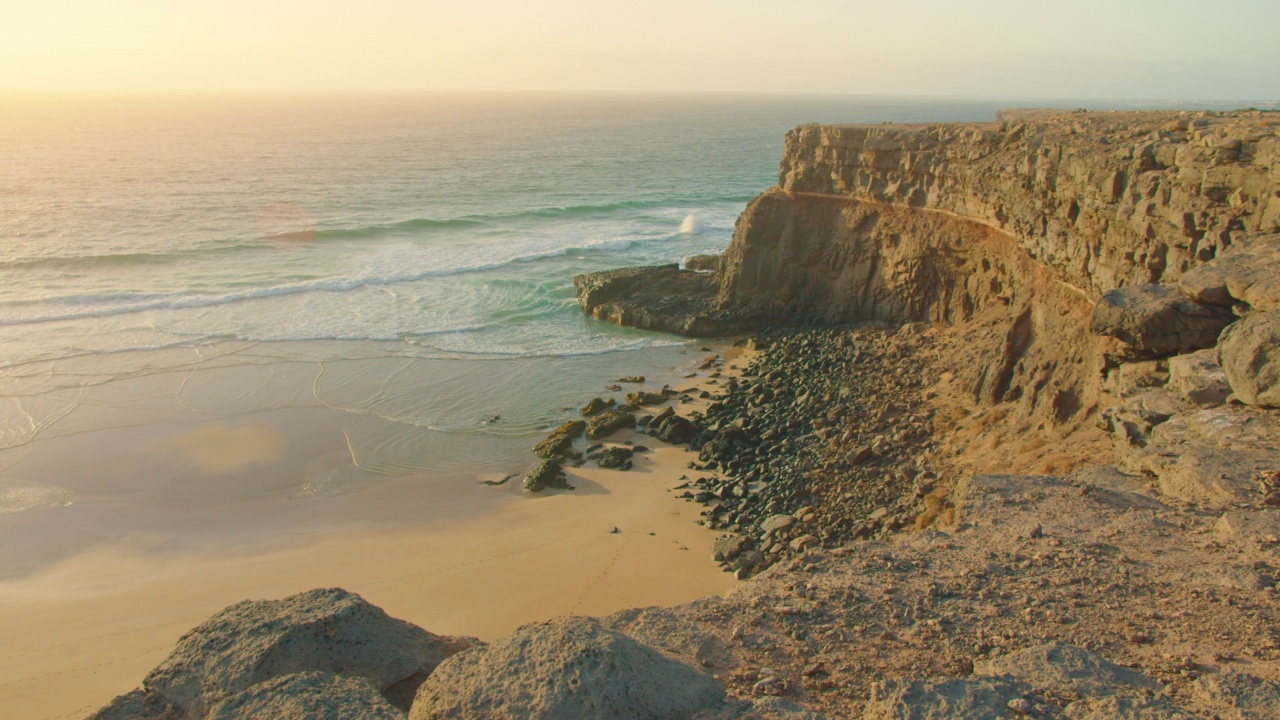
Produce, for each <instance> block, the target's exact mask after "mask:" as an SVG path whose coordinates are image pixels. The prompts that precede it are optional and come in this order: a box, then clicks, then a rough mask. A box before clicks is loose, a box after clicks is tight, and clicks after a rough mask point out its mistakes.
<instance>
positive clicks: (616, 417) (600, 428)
mask: <svg viewBox="0 0 1280 720" xmlns="http://www.w3.org/2000/svg"><path fill="white" fill-rule="evenodd" d="M635 426H636V416H635V415H633V414H631V413H629V412H624V411H622V410H610V411H608V412H606V413H602V414H600V415H597V416H595V417H593V418H591V419H590V420H588V421H587V439H588V440H599V439H600V438H602V437H607V436H609V435H612V434H614V433H615V432H617V431H619V430H622V429H623V428H633V427H635Z"/></svg>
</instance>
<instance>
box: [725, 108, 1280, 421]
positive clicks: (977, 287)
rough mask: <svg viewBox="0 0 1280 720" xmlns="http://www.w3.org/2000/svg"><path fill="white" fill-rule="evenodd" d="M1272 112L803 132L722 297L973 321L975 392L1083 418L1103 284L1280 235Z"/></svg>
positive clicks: (799, 308) (750, 216)
mask: <svg viewBox="0 0 1280 720" xmlns="http://www.w3.org/2000/svg"><path fill="white" fill-rule="evenodd" d="M1277 128H1280V118H1277V117H1276V116H1275V115H1274V114H1266V113H1254V112H1244V113H1232V114H1223V115H1203V116H1199V115H1197V116H1193V115H1189V114H1180V113H1151V112H1143V113H1067V114H1048V113H1036V112H1022V113H1017V112H1009V113H1004V114H1002V116H1001V118H1000V120H999V122H997V123H995V124H989V125H983V124H972V125H953V124H942V125H923V126H892V125H877V126H840V125H805V126H801V127H798V128H796V129H795V130H793V131H791V132H790V133H788V135H787V140H786V152H785V154H784V157H783V161H782V167H781V171H780V173H779V179H778V186H777V187H775V188H773V189H771V190H769V191H768V192H766V193H765V194H763V195H761V196H760V197H759V198H757V199H756V200H755V201H753V202H752V203H751V205H750V206H749V207H748V208H747V210H746V212H744V213H743V215H742V217H741V218H740V220H739V224H738V227H737V232H736V233H735V236H734V240H733V243H732V245H731V246H730V247H729V249H728V251H727V252H726V253H725V256H724V259H723V261H722V268H721V270H722V272H721V274H720V278H719V286H718V294H717V300H716V302H717V305H718V307H719V308H720V309H721V310H722V311H724V312H726V313H728V314H729V315H731V316H735V317H745V318H753V319H755V320H756V321H757V322H765V323H770V322H784V321H794V320H797V319H799V320H809V321H814V322H849V321H858V320H885V321H891V322H904V321H941V322H953V323H955V322H977V323H979V325H981V326H984V327H985V328H986V331H985V333H984V334H983V335H982V337H979V338H976V342H975V344H974V346H973V351H974V353H975V356H974V357H975V358H976V359H979V360H980V362H978V363H970V364H968V365H967V367H965V368H963V370H964V371H965V372H967V373H968V375H969V377H968V378H967V382H968V384H969V386H970V389H971V390H972V392H973V393H974V396H975V397H976V398H977V399H979V400H984V401H987V402H1002V401H1018V402H1019V403H1020V404H1021V406H1022V410H1023V413H1024V414H1040V415H1043V416H1044V417H1046V418H1047V419H1049V420H1050V421H1052V422H1054V423H1062V422H1066V421H1068V420H1070V419H1071V418H1072V417H1074V416H1076V415H1078V414H1079V413H1080V412H1081V411H1088V410H1092V409H1093V407H1094V405H1095V404H1096V400H1097V396H1098V393H1099V391H1100V386H1101V378H1102V377H1103V370H1104V369H1105V367H1104V365H1105V363H1106V362H1107V360H1106V355H1107V353H1108V351H1109V350H1110V349H1111V348H1110V344H1112V343H1113V342H1114V341H1112V340H1111V339H1109V338H1104V337H1098V336H1095V335H1092V334H1091V333H1090V332H1089V327H1088V318H1089V315H1090V313H1091V312H1092V309H1093V307H1094V303H1095V302H1096V301H1097V300H1098V299H1099V298H1100V297H1101V296H1102V295H1103V294H1104V293H1106V292H1107V291H1110V290H1113V289H1115V288H1118V287H1121V286H1127V285H1134V284H1141V283H1160V282H1165V283H1168V282H1172V281H1173V280H1175V279H1176V278H1177V277H1178V276H1180V275H1181V274H1182V273H1184V272H1186V271H1187V270H1188V269H1190V268H1192V267H1194V266H1196V265H1198V264H1200V263H1203V262H1206V261H1209V260H1212V259H1214V258H1215V257H1217V256H1218V255H1219V254H1220V253H1222V252H1224V251H1227V250H1228V248H1232V247H1233V246H1239V245H1242V244H1248V243H1249V242H1250V238H1252V237H1256V236H1258V235H1260V234H1263V233H1267V232H1272V231H1274V230H1276V229H1277V228H1278V227H1280V197H1278V195H1280V193H1278V192H1277V190H1276V188H1277V187H1280V136H1278V135H1277Z"/></svg>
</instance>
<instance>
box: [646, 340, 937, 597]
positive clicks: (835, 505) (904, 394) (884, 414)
mask: <svg viewBox="0 0 1280 720" xmlns="http://www.w3.org/2000/svg"><path fill="white" fill-rule="evenodd" d="M758 342H759V343H760V344H762V345H765V344H767V345H768V350H766V351H765V352H763V353H762V354H760V355H759V356H758V357H757V359H756V361H755V362H753V363H752V364H751V365H750V366H749V367H748V368H746V369H745V370H744V371H743V373H742V379H741V380H740V381H739V380H734V381H732V382H731V383H730V384H729V386H728V387H727V392H726V393H724V394H723V395H722V396H721V397H720V399H718V400H716V401H715V402H713V403H712V404H711V405H710V406H709V407H708V409H707V411H706V413H705V414H699V415H695V416H694V417H693V422H692V425H693V427H694V434H693V436H692V439H691V442H690V445H691V447H692V449H694V450H696V451H697V452H698V453H699V454H698V460H699V462H700V464H699V465H698V466H697V468H695V469H700V470H716V471H718V472H716V473H715V474H714V475H712V476H710V477H707V476H703V477H699V478H698V479H696V480H694V481H693V482H692V483H691V484H690V485H691V487H690V489H689V490H688V492H687V493H686V497H688V498H690V499H692V500H694V501H696V502H700V503H703V504H705V505H707V506H708V508H709V510H708V512H707V513H706V517H707V523H708V524H709V525H710V526H711V527H713V528H717V529H724V530H729V531H731V532H733V533H734V534H735V536H736V538H737V539H735V540H734V541H733V542H732V543H731V544H728V545H725V546H724V547H723V548H721V549H720V550H719V551H718V555H719V556H720V557H718V558H717V560H720V561H722V562H724V563H726V565H728V566H729V567H730V568H731V569H734V570H736V571H738V574H739V576H740V577H746V576H748V575H750V574H751V573H752V572H756V571H759V570H763V569H764V568H766V567H768V566H769V565H772V564H773V563H774V562H777V561H778V560H779V559H780V558H783V557H787V556H790V555H793V554H796V553H800V552H803V551H804V550H806V549H808V548H810V547H814V546H818V545H832V546H834V545H839V544H843V543H845V542H848V541H850V540H853V539H854V538H858V537H868V536H871V535H875V534H877V533H879V532H880V531H881V528H882V527H883V528H887V529H897V528H900V527H903V526H905V525H908V524H912V523H914V521H915V513H914V508H915V506H916V504H917V503H916V500H917V495H923V494H924V493H925V492H928V491H929V490H931V489H932V488H931V487H929V486H928V482H929V480H928V478H929V477H930V475H931V473H930V471H929V470H928V469H927V468H921V467H918V466H917V463H918V462H921V461H923V455H924V454H925V453H926V452H927V451H928V449H929V443H930V433H929V427H930V425H929V420H930V411H928V410H927V409H925V408H924V407H923V406H922V400H921V398H922V393H921V384H922V382H924V381H926V377H927V373H926V370H925V367H924V365H923V363H921V362H920V361H919V360H918V357H919V353H918V351H919V350H920V345H921V343H922V342H923V339H922V338H921V337H920V336H919V335H918V334H917V333H914V332H899V333H890V332H887V331H886V330H884V329H883V328H877V327H862V328H856V329H855V328H838V329H832V330H818V331H810V332H800V333H794V332H792V333H778V334H774V335H769V336H767V337H765V338H764V339H762V340H759V341H758ZM888 358H892V359H893V362H887V361H886V360H887V359H888ZM660 436H661V435H660ZM904 498H905V499H906V500H907V502H901V501H903V500H904Z"/></svg>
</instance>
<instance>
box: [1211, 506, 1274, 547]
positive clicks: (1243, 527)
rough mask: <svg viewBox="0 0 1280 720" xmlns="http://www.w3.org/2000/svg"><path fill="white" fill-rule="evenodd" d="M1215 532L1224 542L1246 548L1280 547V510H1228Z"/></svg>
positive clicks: (1215, 527)
mask: <svg viewBox="0 0 1280 720" xmlns="http://www.w3.org/2000/svg"><path fill="white" fill-rule="evenodd" d="M1213 530H1214V532H1215V533H1216V534H1217V535H1218V537H1220V538H1222V539H1223V540H1229V541H1233V542H1235V543H1237V544H1238V545H1241V546H1245V547H1250V548H1256V547H1258V546H1260V545H1261V546H1276V545H1280V510H1228V511H1227V512H1224V513H1222V517H1220V518H1218V522H1217V523H1215V524H1214V526H1213Z"/></svg>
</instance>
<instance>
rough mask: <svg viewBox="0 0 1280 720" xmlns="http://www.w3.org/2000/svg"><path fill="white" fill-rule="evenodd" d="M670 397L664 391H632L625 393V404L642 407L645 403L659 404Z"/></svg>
mask: <svg viewBox="0 0 1280 720" xmlns="http://www.w3.org/2000/svg"><path fill="white" fill-rule="evenodd" d="M669 399H670V396H669V395H666V394H664V393H652V392H643V391H641V392H633V393H627V404H628V405H635V406H636V407H644V406H645V405H661V404H663V403H665V402H666V401H667V400H669Z"/></svg>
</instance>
